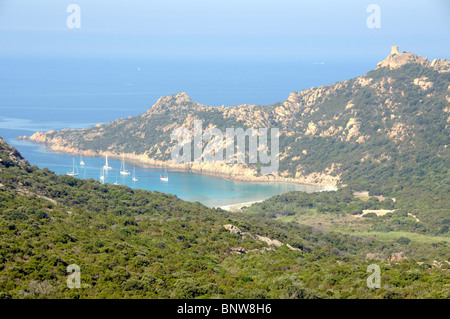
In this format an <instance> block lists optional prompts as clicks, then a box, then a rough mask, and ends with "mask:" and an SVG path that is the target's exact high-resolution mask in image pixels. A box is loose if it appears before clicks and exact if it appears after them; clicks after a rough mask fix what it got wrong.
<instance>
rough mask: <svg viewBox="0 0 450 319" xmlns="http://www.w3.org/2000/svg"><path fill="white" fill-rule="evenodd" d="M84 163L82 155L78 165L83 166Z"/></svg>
mask: <svg viewBox="0 0 450 319" xmlns="http://www.w3.org/2000/svg"><path fill="white" fill-rule="evenodd" d="M85 164H86V163H85V162H84V161H83V155H80V165H81V166H84V165H85Z"/></svg>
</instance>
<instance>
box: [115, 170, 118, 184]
mask: <svg viewBox="0 0 450 319" xmlns="http://www.w3.org/2000/svg"><path fill="white" fill-rule="evenodd" d="M114 185H119V182H118V181H117V172H116V182H115V183H114Z"/></svg>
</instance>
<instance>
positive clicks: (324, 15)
mask: <svg viewBox="0 0 450 319" xmlns="http://www.w3.org/2000/svg"><path fill="white" fill-rule="evenodd" d="M70 4H76V5H78V6H79V8H80V20H79V21H80V28H72V29H71V28H69V27H68V26H67V18H68V17H69V15H70V14H71V12H69V13H68V12H67V11H66V10H67V7H68V6H69V5H70ZM370 4H376V5H377V6H378V7H379V9H380V15H379V17H380V19H379V22H380V25H379V26H380V28H369V27H368V25H367V19H368V18H369V16H370V15H371V14H372V13H373V12H367V8H368V6H369V5H370ZM449 40H450V1H447V0H426V1H422V0H421V1H419V0H408V1H404V0H399V1H392V0H389V1H384V0H369V1H367V0H366V1H364V0H346V1H335V0H334V1H332V0H319V1H299V0H271V1H268V0H189V1H186V0H184V1H183V0H164V1H151V0H150V1H137V0H128V1H123V0H106V1H105V0H70V1H65V0H0V55H35V56H63V57H64V56H67V57H70V56H87V57H105V56H112V57H123V58H136V57H150V58H201V59H208V58H228V59H286V60H288V59H296V58H299V57H315V58H316V59H317V60H318V61H319V60H320V59H322V58H330V56H333V57H336V58H342V57H346V56H347V57H351V58H357V57H361V56H364V57H366V58H367V57H370V56H374V57H375V56H376V57H379V56H387V55H388V54H389V52H390V47H391V46H392V45H399V46H400V51H408V52H413V53H416V54H419V55H422V56H427V57H429V58H447V59H448V58H449V57H450V41H449Z"/></svg>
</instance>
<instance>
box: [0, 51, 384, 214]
mask: <svg viewBox="0 0 450 319" xmlns="http://www.w3.org/2000/svg"><path fill="white" fill-rule="evenodd" d="M375 66H376V65H374V63H373V60H369V59H367V60H365V59H361V60H358V61H355V60H354V59H352V60H350V59H348V60H341V59H339V58H337V57H333V56H330V57H329V58H327V59H325V60H314V59H311V58H308V59H306V58H303V59H302V58H299V59H298V60H296V59H290V60H279V59H273V60H271V59H266V60H261V59H259V60H249V59H245V60H237V59H235V58H234V59H226V58H221V59H195V58H186V59H180V58H179V59H177V60H174V59H164V58H158V59H151V58H148V59H146V58H139V59H135V58H133V59H131V58H123V57H120V58H112V57H105V58H100V57H95V58H92V57H71V58H68V57H44V56H39V57H35V56H27V55H23V56H8V55H5V56H0V137H2V138H3V139H5V140H6V141H7V142H8V143H9V144H11V145H12V146H14V147H16V148H17V149H18V150H19V152H20V153H21V154H22V155H23V156H24V157H25V159H27V160H28V162H29V163H30V164H31V165H36V166H38V167H40V168H45V167H46V168H48V169H50V170H51V171H54V172H55V173H57V174H66V173H67V172H69V171H72V170H73V162H75V165H76V170H78V173H79V174H78V176H77V178H94V179H97V180H99V177H100V175H101V167H102V165H104V163H105V159H104V158H100V157H86V158H83V160H84V162H85V163H86V164H85V166H81V165H80V158H79V157H73V156H72V155H68V154H61V153H54V152H49V151H47V150H46V148H45V145H40V144H35V143H31V142H28V141H23V140H19V139H17V137H19V136H23V135H27V136H29V135H31V134H33V133H34V132H36V131H47V130H60V129H63V128H85V127H89V126H93V125H96V124H98V123H108V122H110V121H113V120H116V119H119V118H124V117H129V116H136V115H139V114H141V113H143V112H145V111H146V110H148V109H149V108H150V107H151V106H152V105H153V104H154V103H156V101H157V100H158V98H159V97H161V96H166V95H170V94H175V93H179V92H186V93H187V94H188V95H189V96H190V97H191V98H192V99H193V100H194V101H196V102H199V103H201V104H204V105H210V106H221V105H225V106H232V105H239V104H257V105H268V104H273V103H276V102H283V101H284V100H286V99H287V98H288V96H289V94H290V93H291V92H294V91H298V92H299V91H301V90H304V89H308V88H311V87H318V86H321V85H328V84H332V83H335V82H337V81H344V80H347V79H350V78H354V77H357V76H360V75H362V74H364V73H366V72H368V71H369V70H371V69H373V68H374V67H375ZM109 164H110V166H111V167H112V169H111V170H109V171H107V173H106V175H105V182H106V183H111V184H114V183H118V184H121V185H126V186H129V187H131V188H140V189H146V190H150V191H159V192H164V193H170V194H174V195H176V196H178V197H179V198H181V199H183V200H188V201H193V202H200V203H202V204H204V205H206V206H209V207H216V206H226V205H232V204H238V203H244V202H252V201H260V200H263V199H266V198H269V197H271V196H273V195H277V194H281V193H285V192H288V191H294V190H297V191H305V192H315V191H320V190H321V189H322V188H321V187H318V186H311V185H301V184H293V183H282V182H273V183H257V182H240V181H232V180H228V179H224V178H218V177H213V176H208V175H201V174H193V173H188V172H179V171H171V170H168V175H169V181H168V182H164V181H161V180H160V178H159V177H160V175H162V174H163V173H164V172H163V171H162V170H161V168H154V167H149V166H148V165H144V164H142V163H136V162H133V163H132V162H126V163H125V165H126V166H127V168H128V169H129V170H130V171H131V172H133V170H134V171H135V175H136V177H137V179H138V180H137V181H133V180H132V178H131V175H132V174H133V173H132V174H131V175H128V176H124V175H120V174H119V173H118V172H119V168H120V165H121V162H120V160H117V159H109Z"/></svg>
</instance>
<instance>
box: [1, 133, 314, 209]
mask: <svg viewBox="0 0 450 319" xmlns="http://www.w3.org/2000/svg"><path fill="white" fill-rule="evenodd" d="M7 142H8V143H10V144H11V145H13V146H14V147H16V148H18V149H19V150H20V152H21V153H22V155H23V156H24V157H25V158H26V159H27V160H28V161H29V162H30V163H31V164H32V165H37V166H38V167H40V168H44V167H47V168H49V169H50V170H51V171H54V172H55V173H57V174H66V173H67V172H70V171H72V169H73V159H75V164H76V168H77V170H78V172H79V175H78V176H77V178H93V179H96V180H98V181H100V173H101V171H102V169H101V167H102V166H103V165H104V164H105V159H104V158H101V157H83V161H84V162H85V166H81V165H80V157H74V156H72V155H68V154H60V153H52V152H48V151H46V150H45V149H44V147H43V146H42V145H38V144H34V143H31V142H28V141H21V140H17V139H14V138H10V139H7ZM108 164H109V166H111V167H112V169H111V170H109V171H105V175H104V176H105V181H104V182H105V183H110V184H114V183H115V182H118V183H119V184H121V185H126V186H129V187H131V188H140V189H146V190H150V191H155V190H156V191H159V192H163V193H170V194H174V195H177V196H178V197H180V198H181V199H184V200H188V201H193V202H197V201H198V202H200V203H202V204H204V205H206V206H210V207H215V206H225V205H230V204H237V203H244V202H250V201H256V200H262V199H266V198H268V197H270V196H273V195H275V194H282V193H285V192H289V191H293V190H299V191H305V192H313V191H318V190H320V189H321V187H317V186H310V185H300V184H291V183H250V182H237V181H231V180H227V179H223V178H216V177H212V176H207V175H200V174H193V173H188V172H179V171H171V170H169V169H168V170H167V172H168V175H169V181H168V182H164V181H161V180H160V176H161V175H162V174H163V173H164V170H161V168H154V167H149V166H148V165H145V164H143V163H130V162H127V161H126V162H125V166H126V168H127V169H128V170H129V171H130V172H131V175H121V174H120V173H119V169H120V165H121V161H120V160H118V159H112V158H108ZM133 169H134V170H135V174H136V177H137V178H138V181H136V182H135V181H133V180H132V178H131V177H132V175H133Z"/></svg>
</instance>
